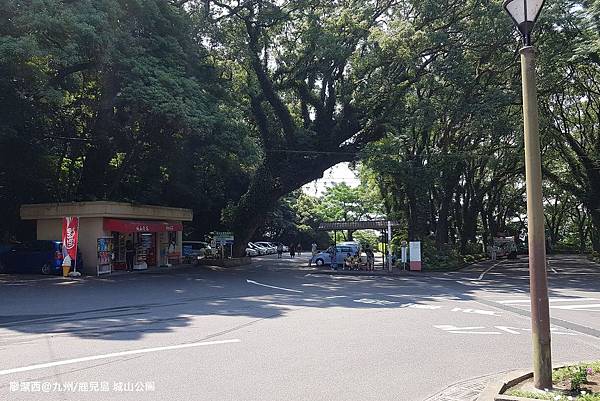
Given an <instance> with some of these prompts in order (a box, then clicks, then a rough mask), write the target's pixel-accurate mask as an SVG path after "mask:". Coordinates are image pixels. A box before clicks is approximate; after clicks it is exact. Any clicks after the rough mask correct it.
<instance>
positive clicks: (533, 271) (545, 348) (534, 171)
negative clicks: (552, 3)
mask: <svg viewBox="0 0 600 401" xmlns="http://www.w3.org/2000/svg"><path fill="white" fill-rule="evenodd" d="M521 74H522V82H523V83H522V85H523V121H524V140H525V179H526V187H527V235H528V240H529V285H530V296H531V333H532V337H533V338H532V340H533V372H534V375H533V376H534V385H535V387H537V388H541V389H543V388H548V389H549V388H552V357H551V348H550V308H549V306H548V279H547V277H546V239H545V230H544V205H543V201H542V164H541V152H540V133H539V124H538V110H537V95H536V79H535V53H534V49H533V47H532V46H525V47H523V48H522V49H521Z"/></svg>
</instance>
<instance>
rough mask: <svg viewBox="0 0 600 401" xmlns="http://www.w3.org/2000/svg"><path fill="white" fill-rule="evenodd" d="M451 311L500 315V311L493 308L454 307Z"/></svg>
mask: <svg viewBox="0 0 600 401" xmlns="http://www.w3.org/2000/svg"><path fill="white" fill-rule="evenodd" d="M451 312H463V313H474V314H477V315H488V316H500V313H498V312H496V311H491V310H481V309H470V308H466V309H463V308H454V309H452V310H451Z"/></svg>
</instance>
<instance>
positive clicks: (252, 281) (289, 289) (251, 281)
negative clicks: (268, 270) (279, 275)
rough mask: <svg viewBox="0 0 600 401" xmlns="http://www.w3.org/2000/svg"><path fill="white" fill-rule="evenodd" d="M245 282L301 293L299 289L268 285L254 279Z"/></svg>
mask: <svg viewBox="0 0 600 401" xmlns="http://www.w3.org/2000/svg"><path fill="white" fill-rule="evenodd" d="M246 282H247V283H250V284H255V285H260V286H261V287H268V288H274V289H276V290H283V291H289V292H298V293H302V291H300V290H292V289H291V288H283V287H276V286H274V285H268V284H263V283H259V282H256V281H254V280H246Z"/></svg>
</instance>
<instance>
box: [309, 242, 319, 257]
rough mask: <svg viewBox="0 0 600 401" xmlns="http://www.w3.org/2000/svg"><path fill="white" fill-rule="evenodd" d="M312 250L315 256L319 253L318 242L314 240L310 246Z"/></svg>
mask: <svg viewBox="0 0 600 401" xmlns="http://www.w3.org/2000/svg"><path fill="white" fill-rule="evenodd" d="M310 250H311V251H312V255H313V256H315V255H316V254H317V244H316V243H314V242H313V243H312V245H311V246H310Z"/></svg>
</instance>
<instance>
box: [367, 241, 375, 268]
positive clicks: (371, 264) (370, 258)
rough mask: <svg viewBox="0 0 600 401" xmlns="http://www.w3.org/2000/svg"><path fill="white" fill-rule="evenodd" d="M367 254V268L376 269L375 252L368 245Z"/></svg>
mask: <svg viewBox="0 0 600 401" xmlns="http://www.w3.org/2000/svg"><path fill="white" fill-rule="evenodd" d="M365 254H366V255H367V270H375V254H374V253H373V251H372V250H371V248H369V246H368V245H367V247H366V249H365Z"/></svg>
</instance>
